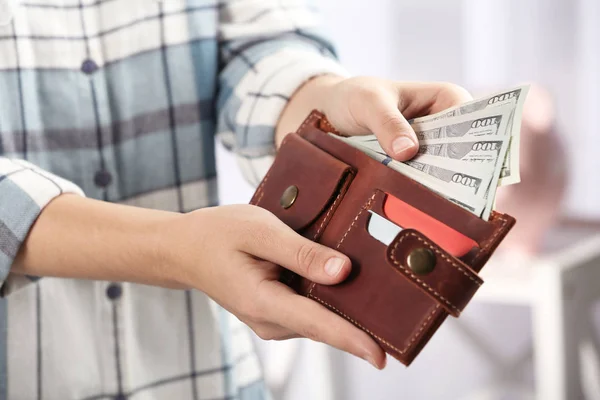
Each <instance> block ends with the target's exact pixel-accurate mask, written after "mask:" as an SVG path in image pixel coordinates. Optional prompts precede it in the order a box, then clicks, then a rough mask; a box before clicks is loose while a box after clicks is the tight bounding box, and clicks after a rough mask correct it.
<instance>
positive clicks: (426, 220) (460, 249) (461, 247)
mask: <svg viewBox="0 0 600 400" xmlns="http://www.w3.org/2000/svg"><path fill="white" fill-rule="evenodd" d="M386 194H387V196H386V199H385V203H384V205H383V212H384V213H385V215H386V216H387V218H389V219H390V221H392V222H394V223H395V224H397V225H399V226H400V227H401V228H403V229H415V230H417V231H419V232H421V233H422V234H423V235H425V236H427V237H428V238H430V239H431V240H433V241H434V242H435V243H436V244H437V245H438V246H440V247H441V248H442V249H444V250H445V251H447V252H448V253H450V254H452V255H453V256H454V257H462V256H464V255H465V254H467V253H468V252H469V251H470V250H471V249H472V248H473V247H478V245H477V242H475V241H474V240H473V239H471V238H469V237H467V236H465V235H463V234H462V233H460V232H458V231H456V230H454V229H453V228H450V227H449V226H448V225H446V224H444V223H442V222H440V221H438V220H437V219H435V218H433V217H432V216H430V215H427V214H425V213H424V212H423V211H421V210H419V209H417V208H415V207H413V206H411V205H409V204H407V203H405V202H404V201H402V200H400V199H398V198H397V197H395V196H392V195H391V194H389V193H386Z"/></svg>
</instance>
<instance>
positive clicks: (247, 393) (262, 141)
mask: <svg viewBox="0 0 600 400" xmlns="http://www.w3.org/2000/svg"><path fill="white" fill-rule="evenodd" d="M315 17H316V12H315V10H314V9H313V8H310V7H309V6H307V5H305V4H304V3H303V2H302V1H297V0H230V1H222V0H221V1H218V0H163V1H157V0H0V280H1V281H2V294H3V298H2V300H1V301H0V327H1V329H0V399H7V398H8V399H27V400H29V399H44V400H53V399H57V400H67V399H135V400H143V399H144V400H145V399H148V400H149V399H173V400H175V399H177V400H186V399H193V400H208V399H263V398H267V391H266V390H265V387H264V383H263V382H262V378H261V372H260V366H259V363H258V359H257V357H256V354H255V353H254V350H253V348H252V342H251V340H250V336H249V335H248V330H247V328H246V327H245V326H243V325H242V324H241V323H240V322H239V321H238V320H237V319H236V318H233V317H232V316H231V315H229V314H227V313H224V312H223V311H222V310H221V309H220V308H219V307H218V306H216V304H215V303H213V302H212V301H211V300H210V299H208V298H207V297H206V296H205V295H203V294H202V293H199V292H193V291H175V290H168V289H162V288H156V287H149V286H144V285H136V284H129V283H124V284H119V283H111V282H94V281H81V280H70V279H57V278H43V279H40V280H37V281H35V280H34V279H28V278H23V277H18V276H16V275H13V274H11V273H10V268H11V264H12V262H13V259H14V257H15V255H16V253H17V251H18V249H19V246H20V245H21V243H22V241H23V240H24V238H25V237H26V235H27V233H28V231H29V229H30V226H31V224H32V223H33V221H34V220H35V219H36V217H37V216H38V215H39V213H40V212H41V210H42V209H43V208H44V206H45V205H46V204H47V203H48V202H49V201H51V200H52V199H53V198H54V197H56V196H58V195H59V194H61V193H66V192H72V193H78V194H80V195H85V196H88V197H91V198H95V199H102V200H106V201H110V202H119V203H126V204H130V205H136V206H140V207H149V208H158V209H163V210H171V211H189V210H193V209H197V208H200V207H206V206H211V205H215V204H218V199H217V190H216V189H217V188H216V181H215V177H216V173H217V171H216V166H215V153H214V144H215V138H216V137H217V133H219V134H221V137H222V138H223V141H224V143H226V144H227V145H228V146H229V147H230V148H232V149H233V150H234V151H235V152H236V154H237V156H238V159H239V160H240V165H241V167H242V170H243V172H244V174H245V176H246V177H247V178H248V179H249V180H250V181H251V182H252V183H256V182H258V180H259V179H260V178H261V177H262V175H263V174H264V172H265V171H266V168H267V167H268V166H269V164H270V160H271V158H272V155H273V152H274V146H273V134H274V127H275V125H276V121H277V120H278V118H279V115H280V113H281V111H282V110H283V107H284V106H285V105H286V102H287V100H288V99H289V98H290V96H291V95H292V93H293V92H294V91H295V90H296V89H297V88H298V87H299V86H300V85H301V84H302V83H303V82H305V81H306V80H307V79H309V78H310V77H313V76H316V75H319V74H322V73H337V74H345V71H343V69H342V68H341V67H340V66H339V64H338V63H337V62H336V59H335V55H334V52H333V49H332V47H331V45H330V44H329V43H328V42H327V41H326V40H325V39H324V38H323V37H322V36H319V35H318V34H317V33H316V32H317V31H316V29H315V27H316V25H315V24H316V22H315V21H316V19H315Z"/></svg>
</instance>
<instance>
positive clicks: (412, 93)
mask: <svg viewBox="0 0 600 400" xmlns="http://www.w3.org/2000/svg"><path fill="white" fill-rule="evenodd" d="M397 89H398V93H399V99H398V108H399V109H400V110H401V111H402V114H403V115H404V116H405V117H406V118H408V119H412V118H417V117H421V116H424V115H429V114H435V113H438V112H440V111H443V110H445V109H448V108H451V107H455V106H457V105H459V104H463V103H467V102H469V101H471V100H473V97H472V96H471V94H470V93H469V92H468V91H467V90H466V89H465V88H463V87H461V86H458V85H455V84H452V83H447V82H426V83H423V82H397Z"/></svg>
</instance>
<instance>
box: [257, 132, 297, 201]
mask: <svg viewBox="0 0 600 400" xmlns="http://www.w3.org/2000/svg"><path fill="white" fill-rule="evenodd" d="M303 126H304V125H303ZM289 137H290V135H287V136H286V137H285V138H284V139H283V141H282V142H281V145H280V146H279V147H280V148H281V147H282V146H283V145H284V144H285V142H287V140H288V139H289ZM274 167H275V165H273V168H271V170H270V171H269V172H268V173H267V175H266V176H265V179H264V180H263V181H262V182H261V184H260V186H259V187H258V190H257V194H258V197H257V200H256V203H255V204H256V205H258V204H259V203H260V201H261V200H262V198H263V196H264V194H265V193H264V188H265V184H266V183H267V181H268V180H269V176H270V175H271V171H272V170H273V169H274Z"/></svg>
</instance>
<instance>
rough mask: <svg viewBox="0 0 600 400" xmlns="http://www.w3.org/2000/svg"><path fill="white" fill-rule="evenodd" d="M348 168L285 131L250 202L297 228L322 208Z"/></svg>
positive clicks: (306, 223)
mask: <svg viewBox="0 0 600 400" xmlns="http://www.w3.org/2000/svg"><path fill="white" fill-rule="evenodd" d="M350 171H351V168H350V167H349V166H348V165H346V164H345V163H343V162H341V161H340V160H338V159H336V158H334V157H331V156H330V155H329V154H327V153H326V152H324V151H323V150H321V149H319V148H318V147H316V146H315V145H313V144H312V143H309V142H308V141H307V140H305V139H303V138H301V137H300V136H298V135H296V134H289V135H287V136H286V138H285V140H284V141H283V143H282V144H281V147H280V149H279V154H278V156H277V159H276V160H275V162H274V163H273V165H272V166H271V168H270V170H269V172H268V173H267V175H266V176H265V178H264V180H263V182H262V183H261V185H260V186H259V187H258V189H257V191H256V193H255V195H254V197H253V198H252V200H251V202H250V203H251V204H254V205H259V206H261V207H263V208H266V209H268V210H270V211H271V212H272V213H273V214H275V215H276V216H277V217H278V218H279V219H280V220H282V221H283V222H284V223H286V224H287V225H288V226H290V227H291V228H292V229H294V230H295V231H299V230H301V229H303V228H305V227H306V226H308V225H309V224H310V223H311V222H313V221H315V220H316V219H317V218H318V217H319V216H320V214H321V213H322V212H323V211H324V210H325V209H326V207H327V205H328V204H329V203H330V202H331V201H332V200H333V199H334V197H335V196H336V194H337V193H338V191H339V190H338V188H339V187H340V186H342V185H343V183H344V182H345V180H346V177H347V176H348V175H349V173H350Z"/></svg>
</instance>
